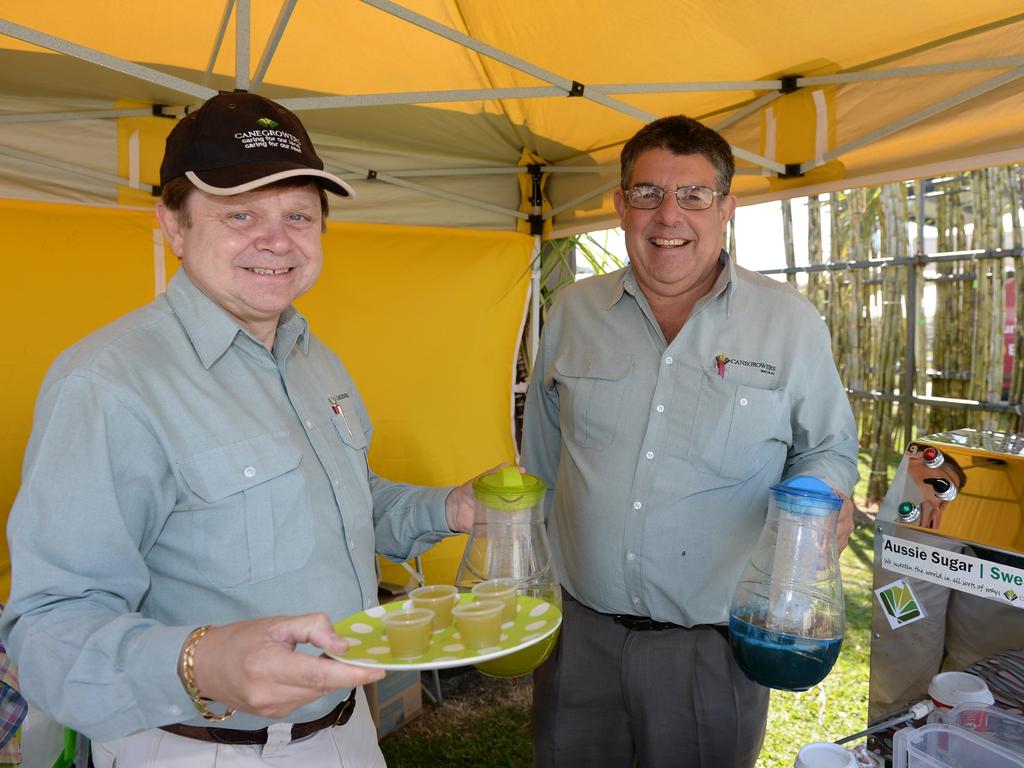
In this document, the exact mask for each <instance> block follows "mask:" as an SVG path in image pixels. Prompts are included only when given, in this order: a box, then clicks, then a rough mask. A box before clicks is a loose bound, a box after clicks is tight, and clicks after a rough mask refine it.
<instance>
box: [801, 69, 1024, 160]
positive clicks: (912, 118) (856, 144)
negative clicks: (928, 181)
mask: <svg viewBox="0 0 1024 768" xmlns="http://www.w3.org/2000/svg"><path fill="white" fill-rule="evenodd" d="M1021 77H1024V67H1018V68H1017V69H1014V70H1011V71H1009V72H1004V73H1003V74H1001V75H997V76H996V77H993V78H990V79H989V80H986V81H985V82H983V83H978V84H977V85H974V86H972V87H971V88H967V89H965V90H963V91H960V93H957V94H954V95H952V96H949V97H947V98H945V99H942V100H941V101H938V102H936V103H935V104H932V105H931V106H929V107H925V108H924V109H921V110H918V111H917V112H914V113H913V114H911V115H907V116H906V117H904V118H901V119H900V120H896V121H894V122H892V123H890V124H889V125H886V126H882V127H881V128H878V129H877V130H874V131H870V132H868V133H866V134H864V135H863V136H860V137H858V138H857V139H855V140H854V141H851V142H848V143H846V144H844V145H843V146H841V147H836V148H835V149H832V150H830V151H828V152H826V153H825V154H824V155H823V156H822V157H821V158H819V159H817V160H812V161H809V162H807V163H801V165H800V171H801V172H805V171H807V170H810V169H811V168H816V167H818V166H819V165H823V164H824V163H827V162H828V161H830V160H835V159H837V158H839V157H840V156H842V155H844V154H846V153H847V152H852V151H853V150H855V149H859V148H860V147H863V146H866V145H868V144H871V143H873V142H875V141H878V140H879V139H882V138H885V137H886V136H890V135H892V134H894V133H896V132H898V131H901V130H903V129H904V128H908V127H910V126H911V125H915V124H917V123H920V122H921V121H922V120H927V119H928V118H930V117H934V116H935V115H938V114H941V113H942V112H946V111H947V110H950V109H953V108H954V107H957V106H959V105H961V104H963V103H965V102H967V101H970V100H971V99H974V98H977V97H978V96H982V95H984V94H986V93H988V92H989V91H993V90H995V89H996V88H1001V87H1002V86H1004V85H1006V84H1007V83H1011V82H1013V81H1014V80H1018V79H1020V78H1021Z"/></svg>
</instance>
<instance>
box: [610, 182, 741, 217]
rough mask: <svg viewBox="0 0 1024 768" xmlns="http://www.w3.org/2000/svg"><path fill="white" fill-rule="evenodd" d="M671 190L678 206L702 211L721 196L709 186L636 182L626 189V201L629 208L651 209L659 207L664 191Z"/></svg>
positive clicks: (663, 197)
mask: <svg viewBox="0 0 1024 768" xmlns="http://www.w3.org/2000/svg"><path fill="white" fill-rule="evenodd" d="M666 192H671V193H672V194H674V195H675V196H676V202H677V203H678V204H679V207H680V208H685V209H686V210H688V211H703V210H706V209H708V208H710V207H711V203H713V202H714V201H715V198H716V197H721V195H722V193H721V192H715V191H714V190H713V189H711V187H702V186H699V185H696V184H690V185H689V186H685V187H676V188H675V189H662V188H661V187H657V186H655V185H654V184H636V185H635V186H632V187H630V188H629V189H627V190H626V202H627V203H629V207H630V208H640V209H641V210H645V211H648V210H653V209H654V208H660V207H661V201H662V200H664V199H665V193H666Z"/></svg>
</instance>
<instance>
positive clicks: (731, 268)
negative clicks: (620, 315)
mask: <svg viewBox="0 0 1024 768" xmlns="http://www.w3.org/2000/svg"><path fill="white" fill-rule="evenodd" d="M718 263H719V264H721V265H722V266H723V269H722V271H721V272H719V273H718V279H717V280H715V284H714V285H713V286H711V290H710V291H708V295H707V296H706V297H705V298H704V299H703V300H702V301H701V302H700V303H706V302H708V301H711V299H713V298H714V297H715V296H717V295H718V294H720V293H722V292H723V291H725V314H726V317H728V315H729V310H730V308H731V306H732V297H733V295H734V294H735V293H736V285H737V281H736V264H735V263H734V262H733V260H732V259H731V258H729V252H728V251H726V250H725V249H724V248H723V249H722V252H721V253H719V254H718ZM624 293H628V294H629V295H630V296H633V297H636V296H637V295H638V294H639V293H640V286H639V285H637V282H636V275H634V274H633V268H632V267H626V268H625V269H624V270H622V276H621V277H620V278H619V280H617V281H616V282H615V285H614V287H613V289H612V292H611V295H610V296H609V297H608V304H607V307H606V309H611V308H612V307H614V306H615V305H616V304H617V303H618V302H619V300H620V299H621V298H622V295H623V294H624Z"/></svg>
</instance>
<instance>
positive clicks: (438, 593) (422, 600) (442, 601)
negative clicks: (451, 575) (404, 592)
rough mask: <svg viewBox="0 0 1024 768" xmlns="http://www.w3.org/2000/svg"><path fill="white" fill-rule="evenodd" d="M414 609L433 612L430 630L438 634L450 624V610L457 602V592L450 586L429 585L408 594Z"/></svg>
mask: <svg viewBox="0 0 1024 768" xmlns="http://www.w3.org/2000/svg"><path fill="white" fill-rule="evenodd" d="M409 597H410V598H412V604H413V607H414V608H427V609H428V610H431V611H433V612H434V622H433V624H432V625H431V629H433V631H434V632H438V631H440V630H442V629H444V628H445V627H447V626H448V625H449V624H451V623H452V608H453V607H454V606H455V603H457V602H458V601H459V590H458V589H456V588H455V587H454V586H452V585H451V584H430V585H429V586H425V587H418V588H417V589H414V590H413V591H412V592H410V593H409Z"/></svg>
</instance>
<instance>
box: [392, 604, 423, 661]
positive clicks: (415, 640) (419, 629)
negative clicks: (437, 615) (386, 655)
mask: <svg viewBox="0 0 1024 768" xmlns="http://www.w3.org/2000/svg"><path fill="white" fill-rule="evenodd" d="M381 621H383V622H384V630H385V632H386V633H387V636H388V642H389V643H390V644H391V655H392V656H394V657H395V658H396V659H418V658H419V657H420V656H423V655H424V654H426V652H427V651H428V650H429V649H430V627H431V624H432V623H433V621H434V612H433V611H431V610H429V609H427V608H412V609H410V610H407V611H392V612H391V613H385V614H384V617H383V618H382V619H381Z"/></svg>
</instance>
